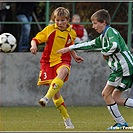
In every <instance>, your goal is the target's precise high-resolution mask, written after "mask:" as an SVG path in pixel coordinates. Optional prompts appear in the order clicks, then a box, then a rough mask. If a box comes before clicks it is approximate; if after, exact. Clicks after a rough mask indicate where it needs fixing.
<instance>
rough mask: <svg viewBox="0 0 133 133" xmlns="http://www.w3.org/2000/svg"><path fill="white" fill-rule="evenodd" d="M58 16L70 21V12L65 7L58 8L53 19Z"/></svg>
mask: <svg viewBox="0 0 133 133" xmlns="http://www.w3.org/2000/svg"><path fill="white" fill-rule="evenodd" d="M56 16H63V17H65V18H66V19H70V12H69V10H68V9H66V8H64V7H58V8H57V9H55V10H54V12H53V19H55V18H56Z"/></svg>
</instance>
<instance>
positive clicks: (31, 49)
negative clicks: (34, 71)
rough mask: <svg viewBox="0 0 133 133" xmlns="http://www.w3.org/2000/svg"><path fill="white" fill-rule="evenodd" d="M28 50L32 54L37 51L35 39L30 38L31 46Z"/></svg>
mask: <svg viewBox="0 0 133 133" xmlns="http://www.w3.org/2000/svg"><path fill="white" fill-rule="evenodd" d="M30 51H31V53H32V54H36V52H37V44H36V41H35V40H31V48H30Z"/></svg>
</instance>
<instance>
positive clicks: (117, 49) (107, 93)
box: [58, 9, 133, 130]
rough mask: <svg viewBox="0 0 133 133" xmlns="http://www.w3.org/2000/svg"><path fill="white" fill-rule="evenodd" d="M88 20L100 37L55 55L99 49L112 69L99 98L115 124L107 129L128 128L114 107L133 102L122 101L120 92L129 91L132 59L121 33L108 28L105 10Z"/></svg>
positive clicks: (131, 77)
mask: <svg viewBox="0 0 133 133" xmlns="http://www.w3.org/2000/svg"><path fill="white" fill-rule="evenodd" d="M91 21H92V24H93V28H94V29H95V30H96V31H97V32H98V33H101V35H100V36H99V37H97V38H95V39H94V40H92V41H88V42H83V43H79V44H77V45H72V46H69V47H67V48H63V49H61V50H59V51H58V53H66V52H69V51H71V50H74V49H78V50H85V49H86V50H87V49H91V48H101V54H102V55H103V57H104V59H105V60H106V62H107V64H108V66H109V68H110V70H111V74H110V75H109V77H108V81H107V84H106V85H105V87H104V89H103V91H102V96H103V99H104V100H105V102H106V105H107V108H108V110H109V112H110V114H111V115H112V117H113V119H114V120H115V122H116V124H115V125H114V126H111V127H109V128H107V129H108V130H111V129H121V128H123V127H128V124H127V122H126V121H125V119H124V118H123V117H122V115H121V113H120V111H119V109H118V106H117V105H122V106H125V107H130V108H133V99H131V98H126V99H125V98H121V95H122V92H123V91H124V90H127V89H129V88H131V86H132V83H133V56H132V54H131V53H130V51H129V49H128V47H127V45H126V43H125V41H124V39H123V38H122V36H121V35H120V33H119V32H118V31H117V30H116V29H114V28H112V27H111V26H110V15H109V13H108V11H107V10H105V9H101V10H98V11H97V12H95V13H94V14H93V15H92V16H91Z"/></svg>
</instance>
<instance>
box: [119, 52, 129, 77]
mask: <svg viewBox="0 0 133 133" xmlns="http://www.w3.org/2000/svg"><path fill="white" fill-rule="evenodd" d="M125 52H126V51H125ZM116 56H117V57H118V59H119V62H120V64H121V67H122V70H123V76H129V75H130V73H129V69H128V64H127V62H126V60H125V58H124V57H123V56H122V54H121V53H117V54H116Z"/></svg>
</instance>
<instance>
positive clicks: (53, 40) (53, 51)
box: [30, 7, 83, 129]
mask: <svg viewBox="0 0 133 133" xmlns="http://www.w3.org/2000/svg"><path fill="white" fill-rule="evenodd" d="M53 20H54V22H55V23H54V24H51V25H48V26H46V27H45V28H44V29H43V30H42V31H40V32H39V33H38V34H37V35H36V36H35V37H34V38H33V39H32V41H31V48H30V51H31V53H33V54H36V52H37V45H39V44H41V43H43V42H46V46H45V48H44V52H43V53H42V57H41V60H40V64H41V67H40V76H39V80H38V85H49V89H48V92H47V93H46V95H45V96H44V97H43V98H41V99H40V101H39V104H40V105H41V106H46V105H47V103H48V101H49V100H50V99H51V98H52V99H53V102H54V104H55V106H56V107H57V108H58V109H59V111H60V113H61V115H62V117H63V119H64V124H65V126H66V129H73V128H74V126H73V124H72V122H71V119H70V117H69V114H68V113H67V109H66V107H65V104H64V99H63V97H62V96H61V94H60V89H61V88H62V87H63V84H64V82H65V81H67V80H68V75H69V72H70V67H71V56H72V57H73V58H74V59H75V61H76V62H78V63H80V62H81V61H83V58H82V57H80V56H77V55H76V53H75V52H74V51H71V52H69V53H67V54H58V53H57V51H58V50H59V49H61V48H64V47H68V46H70V45H72V44H74V40H75V38H76V32H75V31H74V30H73V29H72V28H70V24H69V20H70V13H69V10H68V9H66V8H64V7H58V8H57V9H55V11H54V12H53Z"/></svg>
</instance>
